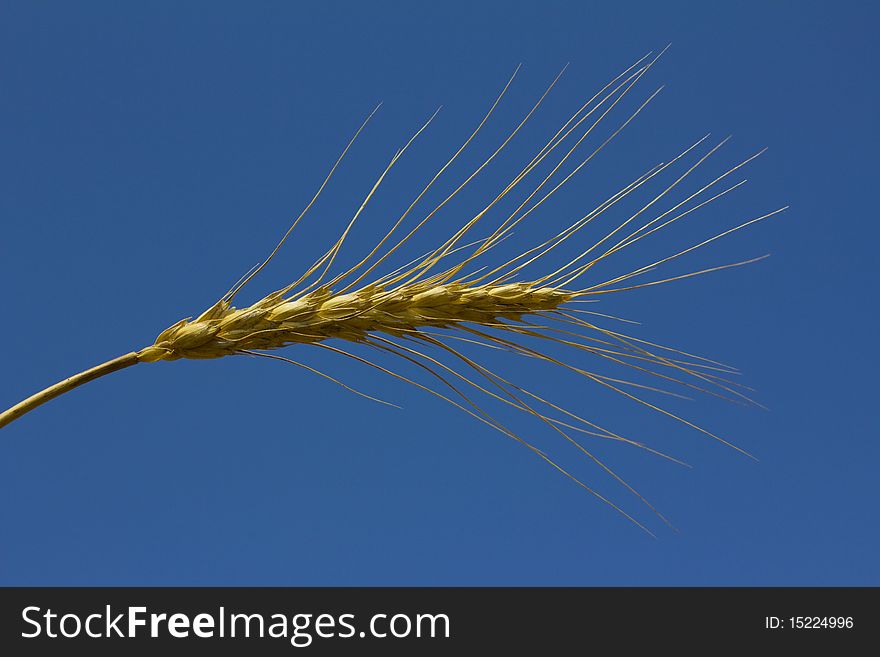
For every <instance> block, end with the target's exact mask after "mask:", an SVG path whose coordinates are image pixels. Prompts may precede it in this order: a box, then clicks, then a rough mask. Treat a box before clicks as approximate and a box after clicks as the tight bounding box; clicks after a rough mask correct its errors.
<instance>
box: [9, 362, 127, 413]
mask: <svg viewBox="0 0 880 657" xmlns="http://www.w3.org/2000/svg"><path fill="white" fill-rule="evenodd" d="M138 362H140V361H139V360H138V355H137V353H136V352H134V351H132V352H131V353H128V354H125V355H124V356H119V358H114V359H113V360H108V361H107V362H106V363H103V364H101V365H98V366H97V367H93V368H91V369H89V370H86V371H84V372H80V373H79V374H74V375H73V376H71V377H68V378H66V379H64V380H63V381H59V382H58V383H56V384H55V385H53V386H49V387H48V388H46V389H45V390H41V391H40V392H38V393H36V394H35V395H31V396H30V397H28V398H27V399H25V400H24V401H21V402H19V403H18V404H16V405H15V406H13V407H12V408H10V409H8V410H6V411H3V412H2V413H0V428H2V427H5V426H6V425H7V424H9V423H10V422H12V421H13V420H17V419H18V418H20V417H21V416H22V415H24V414H25V413H27V412H28V411H32V410H34V409H35V408H36V407H37V406H40V405H41V404H45V403H46V402H47V401H49V400H51V399H55V398H56V397H58V396H59V395H63V394H64V393H65V392H68V391H70V390H73V389H74V388H77V387H79V386H81V385H83V384H84V383H88V382H89V381H94V380H95V379H97V378H99V377H102V376H104V375H105V374H110V373H111V372H116V371H117V370H121V369H124V368H126V367H131V366H132V365H136V364H137V363H138Z"/></svg>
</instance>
